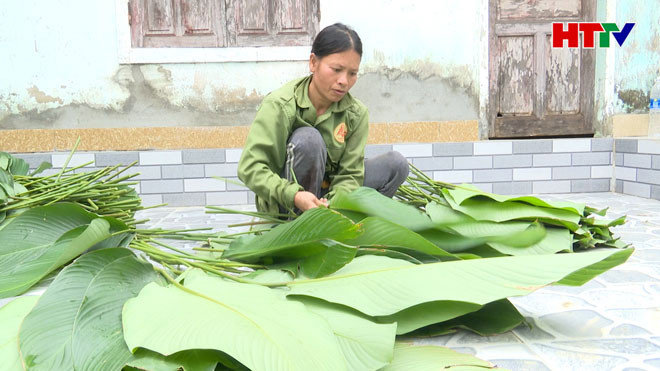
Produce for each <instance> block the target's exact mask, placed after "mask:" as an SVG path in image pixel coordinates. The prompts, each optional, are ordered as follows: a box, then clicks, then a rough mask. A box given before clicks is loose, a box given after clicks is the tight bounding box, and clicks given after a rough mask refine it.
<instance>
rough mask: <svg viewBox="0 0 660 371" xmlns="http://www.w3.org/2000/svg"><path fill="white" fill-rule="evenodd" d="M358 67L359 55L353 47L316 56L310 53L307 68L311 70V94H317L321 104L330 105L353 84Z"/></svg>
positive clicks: (341, 96)
mask: <svg viewBox="0 0 660 371" xmlns="http://www.w3.org/2000/svg"><path fill="white" fill-rule="evenodd" d="M359 68H360V55H359V54H358V53H357V52H356V51H355V50H353V49H350V50H346V51H343V52H341V53H334V54H329V55H326V56H325V57H323V58H318V57H316V55H314V54H313V53H312V55H311V56H310V58H309V69H310V71H311V72H312V74H313V76H312V81H311V83H310V89H311V90H313V92H311V94H315V93H316V94H318V97H319V98H320V99H321V100H322V101H323V102H319V103H322V104H327V105H330V104H332V102H339V101H340V100H341V98H343V97H344V95H346V93H347V92H348V91H349V90H350V89H351V88H352V87H353V85H355V82H356V81H357V73H358V69H359Z"/></svg>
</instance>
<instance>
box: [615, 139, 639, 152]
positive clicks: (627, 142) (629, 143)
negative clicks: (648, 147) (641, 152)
mask: <svg viewBox="0 0 660 371" xmlns="http://www.w3.org/2000/svg"><path fill="white" fill-rule="evenodd" d="M614 151H615V152H616V153H626V152H628V153H637V139H615V140H614Z"/></svg>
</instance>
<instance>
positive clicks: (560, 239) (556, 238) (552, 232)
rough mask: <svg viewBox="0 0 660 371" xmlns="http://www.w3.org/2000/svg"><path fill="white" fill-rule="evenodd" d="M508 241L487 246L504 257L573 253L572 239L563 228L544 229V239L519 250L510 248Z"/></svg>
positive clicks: (491, 243)
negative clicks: (562, 252)
mask: <svg viewBox="0 0 660 371" xmlns="http://www.w3.org/2000/svg"><path fill="white" fill-rule="evenodd" d="M509 242H510V241H506V240H505V242H489V243H488V246H490V247H492V248H493V249H495V250H497V251H498V252H500V253H502V254H506V255H543V254H555V253H558V252H561V251H566V252H571V251H573V237H572V236H571V232H570V231H569V230H568V229H565V228H546V229H545V237H544V238H543V239H542V240H541V241H539V242H537V243H534V244H532V245H531V246H527V247H524V248H521V247H520V246H512V245H510V244H509Z"/></svg>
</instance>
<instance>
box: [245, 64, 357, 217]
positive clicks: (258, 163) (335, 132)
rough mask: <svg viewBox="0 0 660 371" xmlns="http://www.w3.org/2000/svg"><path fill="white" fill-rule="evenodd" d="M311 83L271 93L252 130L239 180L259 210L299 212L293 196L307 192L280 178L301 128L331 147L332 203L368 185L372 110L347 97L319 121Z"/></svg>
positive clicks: (297, 83) (328, 163) (304, 81)
mask: <svg viewBox="0 0 660 371" xmlns="http://www.w3.org/2000/svg"><path fill="white" fill-rule="evenodd" d="M310 78H311V77H310V76H308V77H305V78H302V79H297V80H294V81H291V82H289V83H287V84H286V85H284V86H282V87H281V88H279V89H278V90H275V91H273V92H271V93H270V94H268V95H267V96H266V97H265V98H264V100H263V102H261V106H260V107H259V109H258V111H257V116H256V117H255V119H254V121H253V122H252V126H251V127H250V133H249V134H248V137H247V142H246V143H245V147H244V148H243V154H242V155H241V160H240V161H239V163H238V177H239V179H241V181H243V183H244V184H245V185H246V186H247V187H249V188H250V189H251V190H252V191H253V192H254V193H255V194H256V203H257V210H259V211H266V212H278V211H279V207H278V205H282V206H283V207H285V208H286V209H293V207H294V204H293V197H294V196H295V194H296V192H298V191H301V190H303V188H302V186H300V185H298V184H295V183H294V182H289V181H287V180H286V179H283V178H282V177H281V176H280V174H283V171H282V170H283V168H284V164H285V162H286V145H287V140H288V139H289V137H290V136H291V133H292V132H293V131H294V130H295V129H297V128H300V127H304V126H311V127H314V128H316V129H317V130H318V131H319V132H320V133H321V136H322V137H323V141H324V142H325V145H326V148H327V152H328V158H327V161H326V169H325V172H326V176H327V178H328V179H329V180H330V189H329V191H328V194H327V196H326V197H327V198H331V197H332V196H333V195H334V194H336V193H337V191H338V190H340V189H341V190H344V191H347V192H350V191H352V190H354V189H356V188H358V187H360V186H362V183H363V181H364V147H365V145H366V143H367V134H368V131H369V123H368V121H369V115H368V112H367V108H366V107H365V106H364V104H362V102H360V101H358V100H357V99H355V98H353V97H352V96H351V95H350V94H348V93H347V94H346V95H345V96H344V97H343V98H342V99H341V100H340V101H339V102H336V103H333V104H332V105H331V106H330V108H329V109H328V110H327V111H326V112H325V113H324V114H322V115H321V116H320V117H316V109H315V108H314V106H313V105H312V102H311V101H310V100H309V94H308V92H307V91H308V87H309V81H310ZM342 124H343V125H342ZM342 139H343V142H342Z"/></svg>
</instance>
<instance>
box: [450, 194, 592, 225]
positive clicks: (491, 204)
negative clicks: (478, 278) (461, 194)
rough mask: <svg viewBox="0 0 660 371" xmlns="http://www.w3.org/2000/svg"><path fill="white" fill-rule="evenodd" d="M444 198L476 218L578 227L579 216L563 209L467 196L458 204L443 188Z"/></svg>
mask: <svg viewBox="0 0 660 371" xmlns="http://www.w3.org/2000/svg"><path fill="white" fill-rule="evenodd" d="M443 193H444V194H445V199H446V200H447V202H449V204H450V205H451V207H452V208H453V209H454V210H457V211H460V212H462V213H464V214H467V215H469V216H471V217H472V218H474V219H476V220H489V221H492V222H504V221H508V220H530V221H534V220H537V219H538V220H540V221H542V222H544V223H550V224H555V225H563V226H566V227H567V228H568V229H570V230H572V231H574V230H577V229H578V228H579V225H578V223H579V222H580V216H579V215H577V214H575V213H574V212H571V211H567V210H563V209H550V208H545V207H539V206H533V205H529V204H526V203H521V202H497V201H493V200H490V199H477V198H468V199H466V200H465V201H463V202H462V203H461V204H458V203H457V202H456V201H455V200H454V199H453V198H452V197H451V195H450V194H449V192H448V190H446V189H443Z"/></svg>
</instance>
